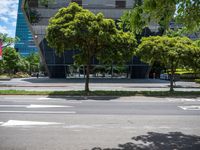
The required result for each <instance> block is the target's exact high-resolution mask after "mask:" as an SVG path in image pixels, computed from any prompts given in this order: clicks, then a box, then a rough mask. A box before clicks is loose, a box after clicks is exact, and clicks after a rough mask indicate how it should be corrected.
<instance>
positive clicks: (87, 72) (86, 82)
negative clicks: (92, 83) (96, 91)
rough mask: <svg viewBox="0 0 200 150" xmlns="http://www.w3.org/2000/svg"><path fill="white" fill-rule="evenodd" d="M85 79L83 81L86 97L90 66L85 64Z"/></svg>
mask: <svg viewBox="0 0 200 150" xmlns="http://www.w3.org/2000/svg"><path fill="white" fill-rule="evenodd" d="M86 67H87V68H86V79H85V92H86V94H87V95H89V91H90V90H89V77H90V65H89V64H87V66H86Z"/></svg>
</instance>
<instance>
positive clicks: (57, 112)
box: [0, 110, 76, 114]
mask: <svg viewBox="0 0 200 150" xmlns="http://www.w3.org/2000/svg"><path fill="white" fill-rule="evenodd" d="M0 113H24V114H75V113H76V112H75V111H9V110H5V111H0Z"/></svg>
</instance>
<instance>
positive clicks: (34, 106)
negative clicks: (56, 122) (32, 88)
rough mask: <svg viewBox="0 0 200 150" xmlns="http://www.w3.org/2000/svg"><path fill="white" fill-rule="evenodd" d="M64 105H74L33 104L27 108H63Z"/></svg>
mask: <svg viewBox="0 0 200 150" xmlns="http://www.w3.org/2000/svg"><path fill="white" fill-rule="evenodd" d="M62 107H73V106H64V105H34V104H31V105H29V106H27V107H26V108H62Z"/></svg>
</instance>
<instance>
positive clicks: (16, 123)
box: [1, 120, 62, 127]
mask: <svg viewBox="0 0 200 150" xmlns="http://www.w3.org/2000/svg"><path fill="white" fill-rule="evenodd" d="M59 124H62V123H57V122H37V121H21V120H9V121H7V122H5V123H3V124H2V125H1V126H3V127H11V126H41V125H59Z"/></svg>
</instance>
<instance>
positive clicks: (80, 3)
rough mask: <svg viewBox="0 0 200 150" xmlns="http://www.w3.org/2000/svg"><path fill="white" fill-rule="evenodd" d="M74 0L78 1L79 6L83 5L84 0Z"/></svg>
mask: <svg viewBox="0 0 200 150" xmlns="http://www.w3.org/2000/svg"><path fill="white" fill-rule="evenodd" d="M72 2H75V3H77V4H78V5H79V6H82V0H72Z"/></svg>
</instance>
